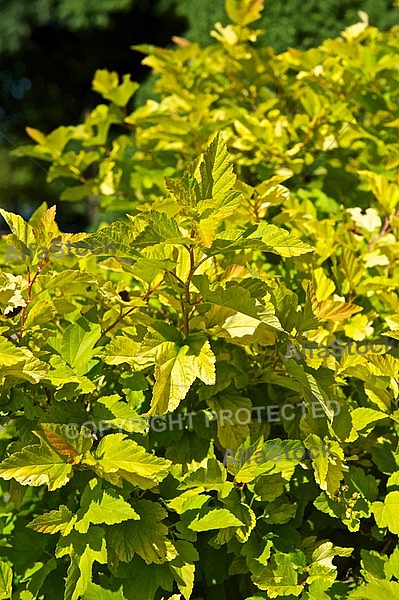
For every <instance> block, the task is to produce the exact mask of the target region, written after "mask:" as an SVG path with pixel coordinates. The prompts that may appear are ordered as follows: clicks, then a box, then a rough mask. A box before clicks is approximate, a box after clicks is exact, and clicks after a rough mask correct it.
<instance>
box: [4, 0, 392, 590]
mask: <svg viewBox="0 0 399 600" xmlns="http://www.w3.org/2000/svg"><path fill="white" fill-rule="evenodd" d="M260 4H261V3H260V2H252V1H250V0H242V1H241V2H237V1H233V0H227V2H226V9H227V12H228V14H229V17H230V19H231V21H232V24H230V25H228V26H226V27H222V26H218V25H217V26H216V27H215V30H214V37H215V38H216V40H217V41H216V43H215V44H213V45H211V46H209V47H207V48H205V49H202V50H201V49H200V48H199V47H198V46H197V45H196V44H191V43H188V44H187V43H186V42H185V41H184V40H177V42H178V46H177V48H176V49H173V50H163V49H158V48H150V47H147V48H143V47H141V50H142V51H144V50H146V52H147V53H148V57H147V58H146V59H145V61H146V62H147V64H149V65H150V66H151V67H152V68H153V70H154V72H155V74H156V75H157V77H158V84H157V85H158V92H159V94H160V100H159V101H158V102H156V101H148V102H147V104H146V105H145V106H142V107H139V108H138V109H136V110H134V111H133V112H130V111H129V108H128V107H129V101H130V99H131V97H132V95H133V94H134V93H135V91H136V90H137V85H136V84H135V83H134V82H131V81H130V78H129V77H128V76H124V77H123V79H122V81H121V80H120V79H119V78H118V75H117V74H116V73H109V72H106V71H104V70H102V71H98V72H97V73H96V75H95V78H94V82H93V87H94V89H96V90H97V91H99V92H100V93H101V94H102V96H103V98H104V100H105V101H106V102H107V103H102V104H100V105H99V106H98V107H96V108H95V110H94V111H93V112H92V113H91V114H89V115H88V116H87V118H86V120H85V122H84V123H83V124H80V125H78V126H70V127H61V128H59V129H57V130H55V131H53V132H51V133H50V134H49V135H45V134H43V133H41V132H39V131H37V130H34V129H30V130H29V133H30V135H31V137H32V138H33V139H34V140H35V141H36V142H37V144H36V145H35V146H29V147H26V148H24V149H23V152H24V153H25V154H26V155H30V156H33V157H35V158H36V159H44V160H48V161H49V162H50V165H51V166H50V170H49V177H50V179H51V178H53V179H54V178H57V179H59V180H62V181H63V182H64V184H65V186H66V187H65V191H64V192H63V194H62V197H63V199H64V200H65V201H77V202H79V201H86V199H87V198H88V197H89V196H90V197H94V196H95V197H96V198H97V199H98V206H99V209H100V210H101V213H102V214H106V213H107V211H109V212H111V211H128V213H129V214H128V215H127V218H125V219H121V220H118V221H116V222H113V223H110V224H107V223H101V226H100V227H99V228H98V229H97V231H95V232H91V233H80V234H73V235H72V234H65V233H62V232H61V231H59V229H58V227H57V225H56V221H55V208H54V207H50V208H48V207H47V206H46V205H42V206H41V207H40V208H39V209H38V211H37V212H36V213H35V214H34V215H33V216H32V217H31V219H30V220H29V222H25V221H24V220H23V219H22V218H21V217H20V216H17V215H14V214H12V213H10V212H6V211H4V210H2V211H1V214H2V216H3V217H4V219H5V220H6V221H7V223H8V225H9V227H10V230H11V234H10V235H9V236H8V237H7V238H6V239H3V240H2V241H1V250H2V257H3V258H2V268H1V271H0V309H1V312H2V314H1V315H0V327H1V336H0V356H1V363H0V386H1V395H0V401H1V414H2V423H3V427H4V429H3V431H2V433H1V438H2V446H1V448H2V452H3V460H2V462H1V464H0V477H1V479H2V484H1V486H2V494H3V501H4V507H3V512H2V520H1V527H2V550H1V553H0V554H1V556H2V561H1V563H0V568H1V571H2V578H1V579H0V581H1V583H0V597H3V598H8V597H10V595H11V586H12V584H13V589H14V596H13V597H16V598H21V599H22V600H28V599H30V598H52V599H55V600H57V599H58V598H64V599H65V600H77V599H78V598H83V599H84V600H89V599H90V598H104V599H108V598H115V599H117V598H119V599H123V598H126V600H153V599H157V600H158V599H161V598H165V599H166V598H169V599H171V600H172V599H173V600H177V599H179V598H184V599H186V600H188V599H189V598H191V599H192V600H201V599H206V600H212V599H213V598H218V599H224V598H225V599H227V598H228V599H229V600H230V599H231V600H241V599H243V600H244V599H246V600H260V599H262V598H288V599H289V598H293V597H300V598H302V599H304V600H312V599H317V600H322V599H326V600H328V599H329V598H331V599H332V598H342V599H343V598H348V599H356V598H365V597H366V598H379V597H381V596H384V595H385V594H389V593H390V594H392V595H393V596H395V594H396V595H397V594H398V588H399V583H397V581H396V580H397V579H398V578H399V568H398V549H397V546H396V544H397V538H396V536H397V534H398V533H399V523H398V520H397V515H396V505H397V503H398V496H399V491H398V489H397V481H396V480H397V479H398V477H397V475H398V471H399V468H398V465H399V454H398V450H397V434H398V425H397V423H398V415H397V399H398V393H399V391H398V385H397V378H398V373H399V360H398V358H397V350H396V346H395V340H397V339H399V322H398V317H397V309H398V295H397V287H398V284H397V270H398V258H397V252H396V245H397V236H398V214H399V213H398V212H397V211H398V204H399V190H398V186H397V181H396V180H395V177H396V169H397V166H398V162H399V158H398V143H397V139H396V132H395V127H396V125H397V100H398V71H397V58H396V56H395V52H396V47H397V36H396V34H395V31H390V32H387V33H381V32H379V31H377V30H376V29H374V28H369V27H367V23H366V21H365V18H364V19H363V21H362V23H360V24H358V25H357V26H355V27H352V28H351V29H349V30H346V31H345V32H344V33H343V35H342V36H341V38H339V39H337V40H333V41H326V42H324V43H323V44H322V45H321V46H320V47H319V48H314V49H311V50H309V51H296V50H289V51H287V52H286V53H284V54H279V55H276V54H274V53H273V51H272V50H270V49H259V48H256V47H254V46H253V45H252V42H253V41H254V40H255V38H256V31H254V30H253V29H250V28H249V27H248V26H249V25H250V24H251V23H252V22H254V21H256V20H257V17H258V16H259V14H260V8H261V6H260ZM365 83H366V86H365ZM288 186H289V187H288ZM384 336H385V337H384ZM333 561H334V562H333Z"/></svg>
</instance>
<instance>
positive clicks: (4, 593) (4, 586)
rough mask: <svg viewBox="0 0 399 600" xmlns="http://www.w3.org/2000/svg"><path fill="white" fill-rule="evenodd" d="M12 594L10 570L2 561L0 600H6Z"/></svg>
mask: <svg viewBox="0 0 399 600" xmlns="http://www.w3.org/2000/svg"><path fill="white" fill-rule="evenodd" d="M11 594H12V569H11V567H10V565H9V564H8V563H6V562H4V561H2V560H1V561H0V598H1V600H7V599H8V598H11Z"/></svg>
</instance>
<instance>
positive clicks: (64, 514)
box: [27, 504, 76, 536]
mask: <svg viewBox="0 0 399 600" xmlns="http://www.w3.org/2000/svg"><path fill="white" fill-rule="evenodd" d="M75 521H76V515H73V514H72V512H71V511H70V510H69V508H68V507H67V506H65V505H64V504H61V505H60V506H59V508H58V509H56V510H51V511H50V512H47V513H44V514H43V515H39V516H38V517H36V518H35V519H33V520H32V521H31V522H30V523H28V525H27V527H30V529H34V530H35V531H38V532H39V533H50V534H54V533H58V532H60V533H61V535H63V536H65V535H68V534H69V533H70V532H71V530H72V527H73V525H74V523H75Z"/></svg>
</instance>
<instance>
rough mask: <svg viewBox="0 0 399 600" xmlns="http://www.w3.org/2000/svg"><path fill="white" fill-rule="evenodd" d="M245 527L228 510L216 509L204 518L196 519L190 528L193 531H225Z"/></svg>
mask: <svg viewBox="0 0 399 600" xmlns="http://www.w3.org/2000/svg"><path fill="white" fill-rule="evenodd" d="M243 525H244V523H243V522H242V521H240V519H237V517H235V516H234V515H233V513H231V512H230V511H229V510H227V508H215V509H213V510H210V511H209V512H208V513H206V514H205V515H204V516H203V517H199V516H197V517H195V519H194V521H192V522H191V523H190V525H189V526H188V527H189V529H192V530H193V531H210V530H211V529H224V528H226V527H240V526H243Z"/></svg>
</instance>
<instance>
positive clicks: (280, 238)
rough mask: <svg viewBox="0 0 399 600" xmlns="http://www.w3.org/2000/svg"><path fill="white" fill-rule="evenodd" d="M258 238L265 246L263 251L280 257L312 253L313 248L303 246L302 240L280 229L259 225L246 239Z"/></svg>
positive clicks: (263, 224)
mask: <svg viewBox="0 0 399 600" xmlns="http://www.w3.org/2000/svg"><path fill="white" fill-rule="evenodd" d="M253 238H255V239H256V238H258V239H261V240H262V242H263V243H264V244H265V246H266V248H265V251H267V252H274V253H275V254H279V255H280V256H286V257H291V256H301V254H306V253H307V252H313V250H314V248H313V247H312V246H309V244H305V242H302V240H300V239H298V238H296V237H294V236H293V235H291V234H290V233H289V231H287V230H286V229H283V228H281V227H277V226H276V225H270V224H267V223H260V224H259V225H258V226H257V228H256V230H255V231H253V232H252V233H251V234H250V235H249V236H248V237H247V239H253Z"/></svg>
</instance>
